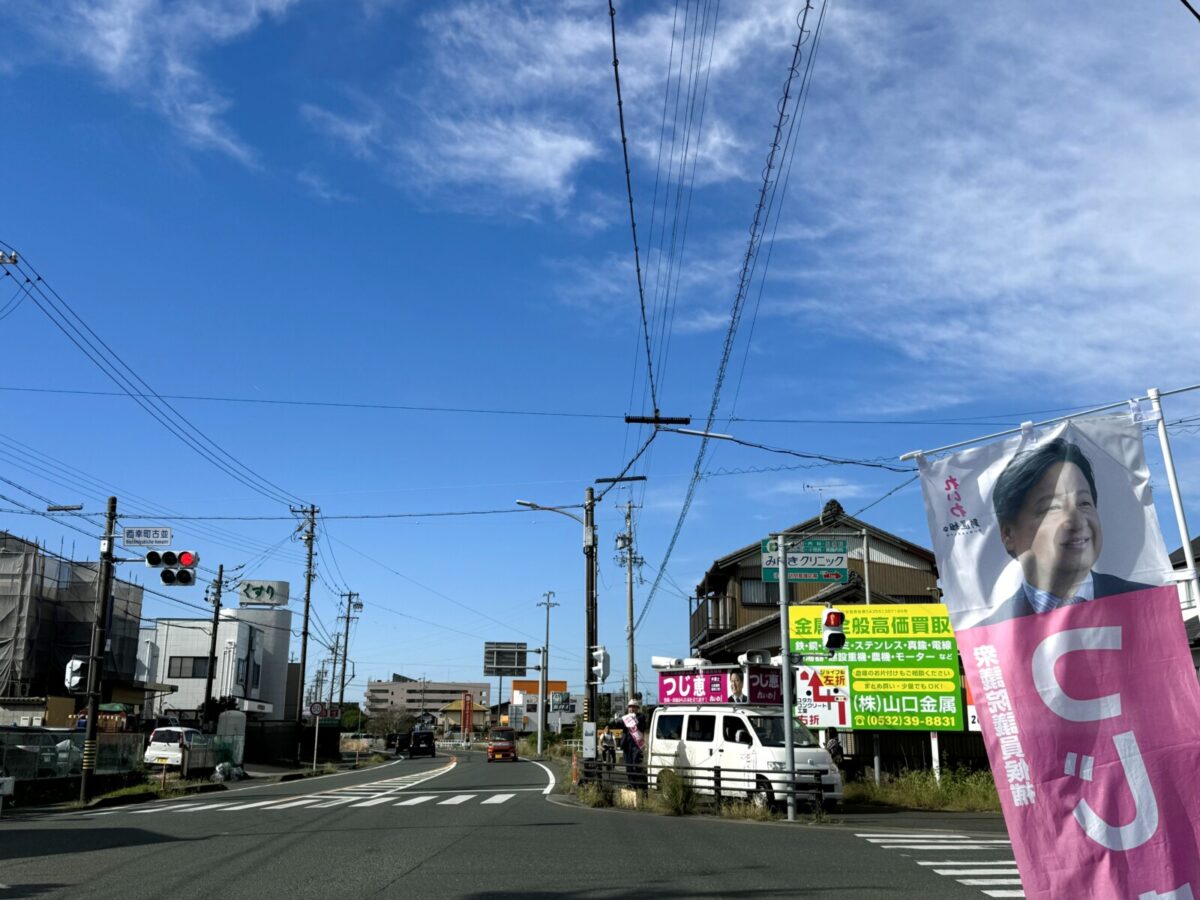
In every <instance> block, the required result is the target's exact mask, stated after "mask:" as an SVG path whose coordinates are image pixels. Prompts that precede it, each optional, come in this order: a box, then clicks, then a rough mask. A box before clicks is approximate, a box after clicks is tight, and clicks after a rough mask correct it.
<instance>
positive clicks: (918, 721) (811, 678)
mask: <svg viewBox="0 0 1200 900" xmlns="http://www.w3.org/2000/svg"><path fill="white" fill-rule="evenodd" d="M844 611H845V613H846V621H845V623H844V624H843V628H844V630H845V633H846V646H845V648H844V649H843V650H839V651H838V652H837V653H836V654H835V655H834V656H833V657H832V658H830V657H829V654H828V652H827V651H826V650H824V649H823V647H822V646H821V616H822V613H823V612H824V607H822V606H792V607H789V609H788V635H789V640H790V643H791V649H792V652H793V653H799V654H802V655H803V656H804V657H805V663H804V665H802V666H800V667H799V668H798V669H797V676H798V677H797V686H796V700H797V704H796V706H797V715H798V716H800V720H801V721H802V722H803V723H804V724H806V725H809V726H810V727H817V728H828V727H838V728H861V729H869V730H872V731H962V730H963V702H962V679H961V677H960V675H959V669H958V644H957V642H956V641H955V639H954V632H953V631H952V630H951V628H950V616H949V613H948V612H947V611H946V607H945V606H944V605H943V604H940V603H914V604H905V605H890V604H889V605H874V606H859V607H853V606H851V607H844Z"/></svg>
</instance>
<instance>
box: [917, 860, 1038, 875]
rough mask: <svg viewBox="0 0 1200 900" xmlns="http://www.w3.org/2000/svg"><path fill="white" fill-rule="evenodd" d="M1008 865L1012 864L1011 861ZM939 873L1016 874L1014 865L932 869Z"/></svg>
mask: <svg viewBox="0 0 1200 900" xmlns="http://www.w3.org/2000/svg"><path fill="white" fill-rule="evenodd" d="M1009 865H1012V864H1011V863H1010V864H1009ZM933 871H935V872H937V873H938V874H939V875H950V876H953V877H954V878H957V877H958V876H959V875H1018V874H1020V873H1018V872H1017V869H1016V866H1013V867H1012V868H1011V869H934V870H933Z"/></svg>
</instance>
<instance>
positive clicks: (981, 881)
mask: <svg viewBox="0 0 1200 900" xmlns="http://www.w3.org/2000/svg"><path fill="white" fill-rule="evenodd" d="M958 881H959V883H960V884H969V885H971V886H972V887H992V886H993V885H1001V884H1020V883H1021V879H1020V878H960V879H958ZM1022 893H1024V892H1022Z"/></svg>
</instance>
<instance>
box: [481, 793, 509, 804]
mask: <svg viewBox="0 0 1200 900" xmlns="http://www.w3.org/2000/svg"><path fill="white" fill-rule="evenodd" d="M515 796H516V794H497V795H496V796H495V797H489V798H488V799H487V800H484V801H483V803H482V804H481V805H483V806H486V805H487V804H489V803H503V802H504V801H505V800H511V799H512V798H513V797H515Z"/></svg>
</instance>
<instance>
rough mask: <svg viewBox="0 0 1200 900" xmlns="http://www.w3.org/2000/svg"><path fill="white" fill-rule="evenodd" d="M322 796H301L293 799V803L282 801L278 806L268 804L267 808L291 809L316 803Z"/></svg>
mask: <svg viewBox="0 0 1200 900" xmlns="http://www.w3.org/2000/svg"><path fill="white" fill-rule="evenodd" d="M320 799H321V798H320V797H301V798H300V799H299V800H293V801H292V802H291V803H280V804H278V805H277V806H268V807H267V809H291V808H292V807H294V806H306V805H307V804H309V803H316V802H317V801H318V800H320Z"/></svg>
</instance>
